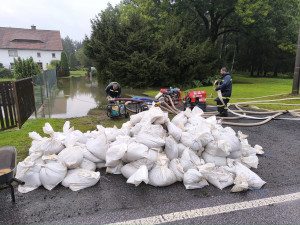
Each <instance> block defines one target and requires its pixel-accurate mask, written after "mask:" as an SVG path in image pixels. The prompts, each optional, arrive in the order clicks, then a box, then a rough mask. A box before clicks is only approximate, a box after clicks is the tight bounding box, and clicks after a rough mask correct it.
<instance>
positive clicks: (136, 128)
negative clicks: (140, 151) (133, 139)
mask: <svg viewBox="0 0 300 225" xmlns="http://www.w3.org/2000/svg"><path fill="white" fill-rule="evenodd" d="M142 128H143V124H141V123H137V124H136V125H135V126H134V127H133V128H131V130H130V135H131V136H136V135H138V133H140V131H141V129H142Z"/></svg>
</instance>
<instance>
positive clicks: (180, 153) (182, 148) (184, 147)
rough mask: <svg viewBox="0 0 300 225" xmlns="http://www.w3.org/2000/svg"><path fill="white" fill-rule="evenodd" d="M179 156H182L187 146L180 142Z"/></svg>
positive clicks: (178, 146)
mask: <svg viewBox="0 0 300 225" xmlns="http://www.w3.org/2000/svg"><path fill="white" fill-rule="evenodd" d="M177 148H178V158H181V156H182V153H183V151H184V150H185V149H186V146H185V145H184V144H182V143H178V145H177Z"/></svg>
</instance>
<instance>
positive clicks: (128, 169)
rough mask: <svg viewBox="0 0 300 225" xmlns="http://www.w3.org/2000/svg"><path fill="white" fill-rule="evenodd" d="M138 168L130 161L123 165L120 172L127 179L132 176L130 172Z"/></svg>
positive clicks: (132, 172)
mask: <svg viewBox="0 0 300 225" xmlns="http://www.w3.org/2000/svg"><path fill="white" fill-rule="evenodd" d="M137 170H138V168H136V167H135V166H134V165H133V164H132V163H127V164H126V165H124V166H123V167H122V168H121V173H122V175H123V176H124V177H126V178H127V179H128V178H129V177H131V176H132V174H134V173H135V172H136V171H137Z"/></svg>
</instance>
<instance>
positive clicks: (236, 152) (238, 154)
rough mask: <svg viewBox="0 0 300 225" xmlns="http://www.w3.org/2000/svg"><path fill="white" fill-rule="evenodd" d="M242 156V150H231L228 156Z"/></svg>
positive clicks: (234, 157) (233, 157)
mask: <svg viewBox="0 0 300 225" xmlns="http://www.w3.org/2000/svg"><path fill="white" fill-rule="evenodd" d="M241 157H242V151H234V152H230V154H229V156H227V158H230V159H238V158H241Z"/></svg>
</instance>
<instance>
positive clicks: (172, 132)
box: [167, 122, 182, 142]
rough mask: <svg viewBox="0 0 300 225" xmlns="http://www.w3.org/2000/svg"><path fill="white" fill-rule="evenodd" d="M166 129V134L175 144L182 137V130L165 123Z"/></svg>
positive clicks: (172, 124)
mask: <svg viewBox="0 0 300 225" xmlns="http://www.w3.org/2000/svg"><path fill="white" fill-rule="evenodd" d="M167 128H168V134H169V135H171V136H172V137H173V138H174V139H175V140H176V141H177V142H179V140H180V138H181V135H182V130H181V129H180V128H179V127H177V126H176V125H175V124H174V123H171V122H168V123H167Z"/></svg>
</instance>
